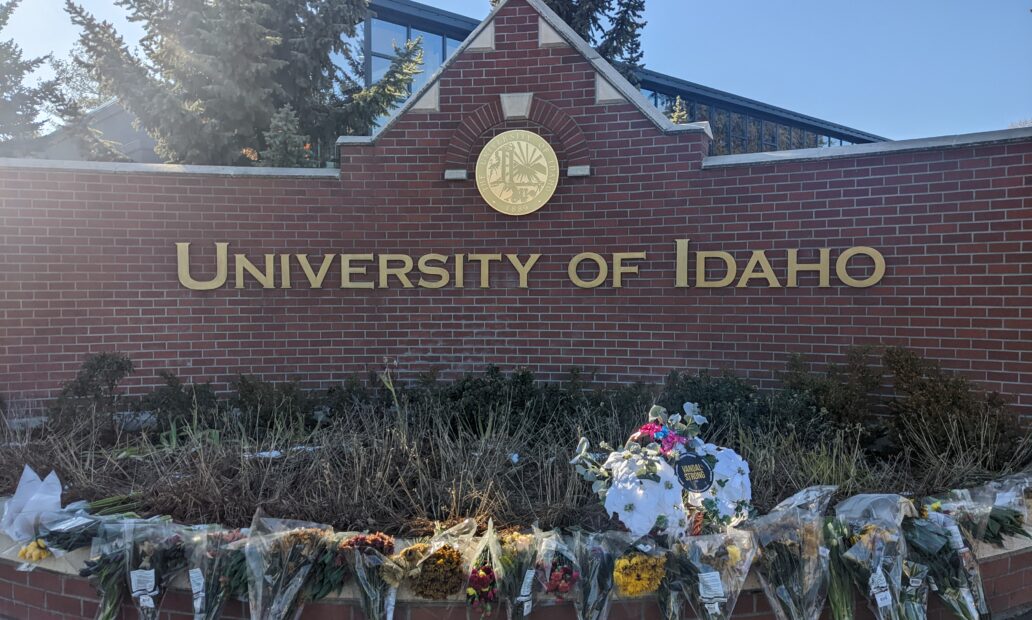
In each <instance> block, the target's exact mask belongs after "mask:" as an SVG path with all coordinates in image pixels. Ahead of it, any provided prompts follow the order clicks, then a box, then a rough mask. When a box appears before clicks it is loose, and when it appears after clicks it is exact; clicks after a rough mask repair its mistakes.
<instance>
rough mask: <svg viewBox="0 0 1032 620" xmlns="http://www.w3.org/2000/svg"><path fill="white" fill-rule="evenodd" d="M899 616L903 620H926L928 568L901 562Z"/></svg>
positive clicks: (909, 562)
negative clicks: (901, 576)
mask: <svg viewBox="0 0 1032 620" xmlns="http://www.w3.org/2000/svg"><path fill="white" fill-rule="evenodd" d="M900 603H901V605H902V609H901V612H900V613H901V615H902V617H903V618H904V620H927V618H928V567H927V566H925V565H923V564H918V563H917V562H911V561H909V560H907V561H906V562H903V589H902V590H901V592H900Z"/></svg>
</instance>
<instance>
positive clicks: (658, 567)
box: [613, 552, 666, 597]
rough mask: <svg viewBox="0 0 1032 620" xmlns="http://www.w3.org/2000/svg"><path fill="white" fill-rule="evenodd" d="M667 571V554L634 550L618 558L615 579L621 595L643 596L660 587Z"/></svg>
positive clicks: (614, 572) (614, 569)
mask: <svg viewBox="0 0 1032 620" xmlns="http://www.w3.org/2000/svg"><path fill="white" fill-rule="evenodd" d="M665 571H666V556H649V555H645V554H644V553H637V552H634V553H630V554H628V555H625V556H623V557H621V558H619V559H617V561H616V564H615V566H614V568H613V581H614V582H615V583H616V591H617V592H618V593H619V594H620V596H626V597H634V596H643V595H646V594H652V593H653V592H655V591H656V590H658V589H659V584H660V582H662V581H663V575H664V573H665Z"/></svg>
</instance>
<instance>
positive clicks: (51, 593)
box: [0, 551, 1032, 620]
mask: <svg viewBox="0 0 1032 620" xmlns="http://www.w3.org/2000/svg"><path fill="white" fill-rule="evenodd" d="M981 571H982V579H983V583H984V585H985V592H986V596H987V597H988V599H989V606H990V610H991V611H992V613H993V616H994V617H996V618H1005V617H1012V616H1014V615H1015V613H1016V612H1018V611H1019V610H1022V609H1026V608H1028V606H1030V605H1032V552H1030V551H1025V552H1021V553H1016V554H1013V555H1009V556H1003V557H999V558H996V559H992V560H983V561H982V563H981ZM354 603H355V602H354V601H343V600H341V601H332V602H323V603H318V604H311V605H308V606H306V607H305V610H304V612H303V614H302V616H301V618H302V620H331V619H332V620H362V618H363V617H364V616H363V614H362V612H361V610H360V608H359V607H358V606H357V605H355V604H354ZM97 605H98V597H97V595H96V593H95V592H94V590H93V588H92V587H91V586H90V585H89V583H88V582H87V581H86V580H85V579H81V578H79V577H75V576H69V575H62V574H59V573H52V572H49V571H45V570H35V571H32V572H29V573H26V572H18V571H16V570H15V565H14V564H12V563H10V562H7V561H0V618H14V619H17V620H73V619H78V618H93V617H94V616H95V614H96V611H97ZM160 605H161V607H160V608H161V610H162V615H161V619H162V620H190V618H192V617H193V615H192V613H190V610H191V609H192V607H191V605H192V600H191V598H190V596H189V594H188V593H187V592H183V591H172V592H170V593H168V594H166V595H165V597H164V599H163V600H162V601H161V602H160ZM856 609H857V620H869V619H870V618H873V615H872V614H871V613H870V612H869V611H868V610H867V609H866V603H865V602H864V601H863V600H862V599H861V598H859V597H858V598H857V608H856ZM122 617H123V618H125V619H126V620H129V619H135V618H136V617H137V616H136V612H135V611H134V610H133V609H132V607H131V604H130V605H126V606H124V607H123V611H122ZM223 617H224V618H227V619H229V620H244V619H245V618H247V617H248V616H247V607H246V605H242V604H240V603H238V602H236V601H231V602H229V603H227V605H226V609H225V610H224V612H223ZM394 617H395V618H396V620H442V619H447V620H466V619H467V618H469V619H474V618H477V617H478V616H477V614H475V613H469V615H468V616H467V608H466V606H465V605H464V604H461V603H460V604H436V605H432V604H427V605H426V606H419V605H407V604H401V605H399V607H398V610H397V613H396V614H395V616H394ZM502 617H504V616H502V615H501V614H497V615H496V616H494V618H493V620H500V619H501V618H502ZM531 617H532V618H535V620H570V619H571V618H574V617H575V614H574V611H573V608H572V606H571V605H559V606H545V605H538V606H536V607H535V608H534V611H533V614H532V616H531ZM692 617H694V616H693V614H692V612H691V609H690V608H687V609H686V611H685V620H690V619H691V618H692ZM734 617H735V618H742V619H743V620H745V619H748V620H773V618H774V616H773V613H772V612H771V608H770V605H769V604H768V602H767V599H766V597H765V596H764V595H763V593H762V592H759V591H749V592H743V593H742V594H741V596H740V597H739V599H738V603H737V604H736V605H735V612H734ZM952 617H953V616H952V615H951V614H950V613H949V612H948V611H947V610H946V609H945V608H944V607H943V605H942V603H941V602H940V601H939V600H938V599H937V598H936V597H935V596H934V595H933V596H932V597H931V598H930V600H929V606H928V620H948V619H949V618H952ZM609 618H610V620H659V618H660V614H659V607H658V606H657V605H656V603H655V600H654V599H645V600H642V601H634V602H629V601H623V602H620V601H617V602H616V603H615V604H614V605H613V610H612V613H611V614H610V617H609Z"/></svg>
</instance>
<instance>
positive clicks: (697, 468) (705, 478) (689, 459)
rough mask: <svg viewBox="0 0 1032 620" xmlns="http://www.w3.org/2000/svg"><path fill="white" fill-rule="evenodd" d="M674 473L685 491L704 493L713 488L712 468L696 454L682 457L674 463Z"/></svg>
mask: <svg viewBox="0 0 1032 620" xmlns="http://www.w3.org/2000/svg"><path fill="white" fill-rule="evenodd" d="M674 472H675V473H676V474H677V479H678V480H679V481H680V482H681V486H683V487H684V490H685V491H689V492H691V493H705V492H706V491H709V490H710V487H712V486H713V468H712V467H710V464H709V463H707V462H706V459H705V458H703V457H701V456H699V455H698V454H692V453H690V452H689V453H688V454H685V455H684V456H682V457H681V458H680V459H678V460H677V462H676V463H674Z"/></svg>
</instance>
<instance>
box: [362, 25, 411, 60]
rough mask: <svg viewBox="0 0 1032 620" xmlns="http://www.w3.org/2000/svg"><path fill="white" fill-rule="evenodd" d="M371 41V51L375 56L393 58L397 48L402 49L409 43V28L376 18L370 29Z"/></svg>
mask: <svg viewBox="0 0 1032 620" xmlns="http://www.w3.org/2000/svg"><path fill="white" fill-rule="evenodd" d="M370 39H371V41H370V51H372V53H373V54H383V55H385V56H393V55H394V48H395V46H397V47H401V46H402V45H405V43H406V42H407V41H408V39H409V36H408V28H407V27H405V26H403V25H401V24H395V23H392V22H385V21H383V20H382V19H375V18H374V19H373V20H372V27H371V28H370Z"/></svg>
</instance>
